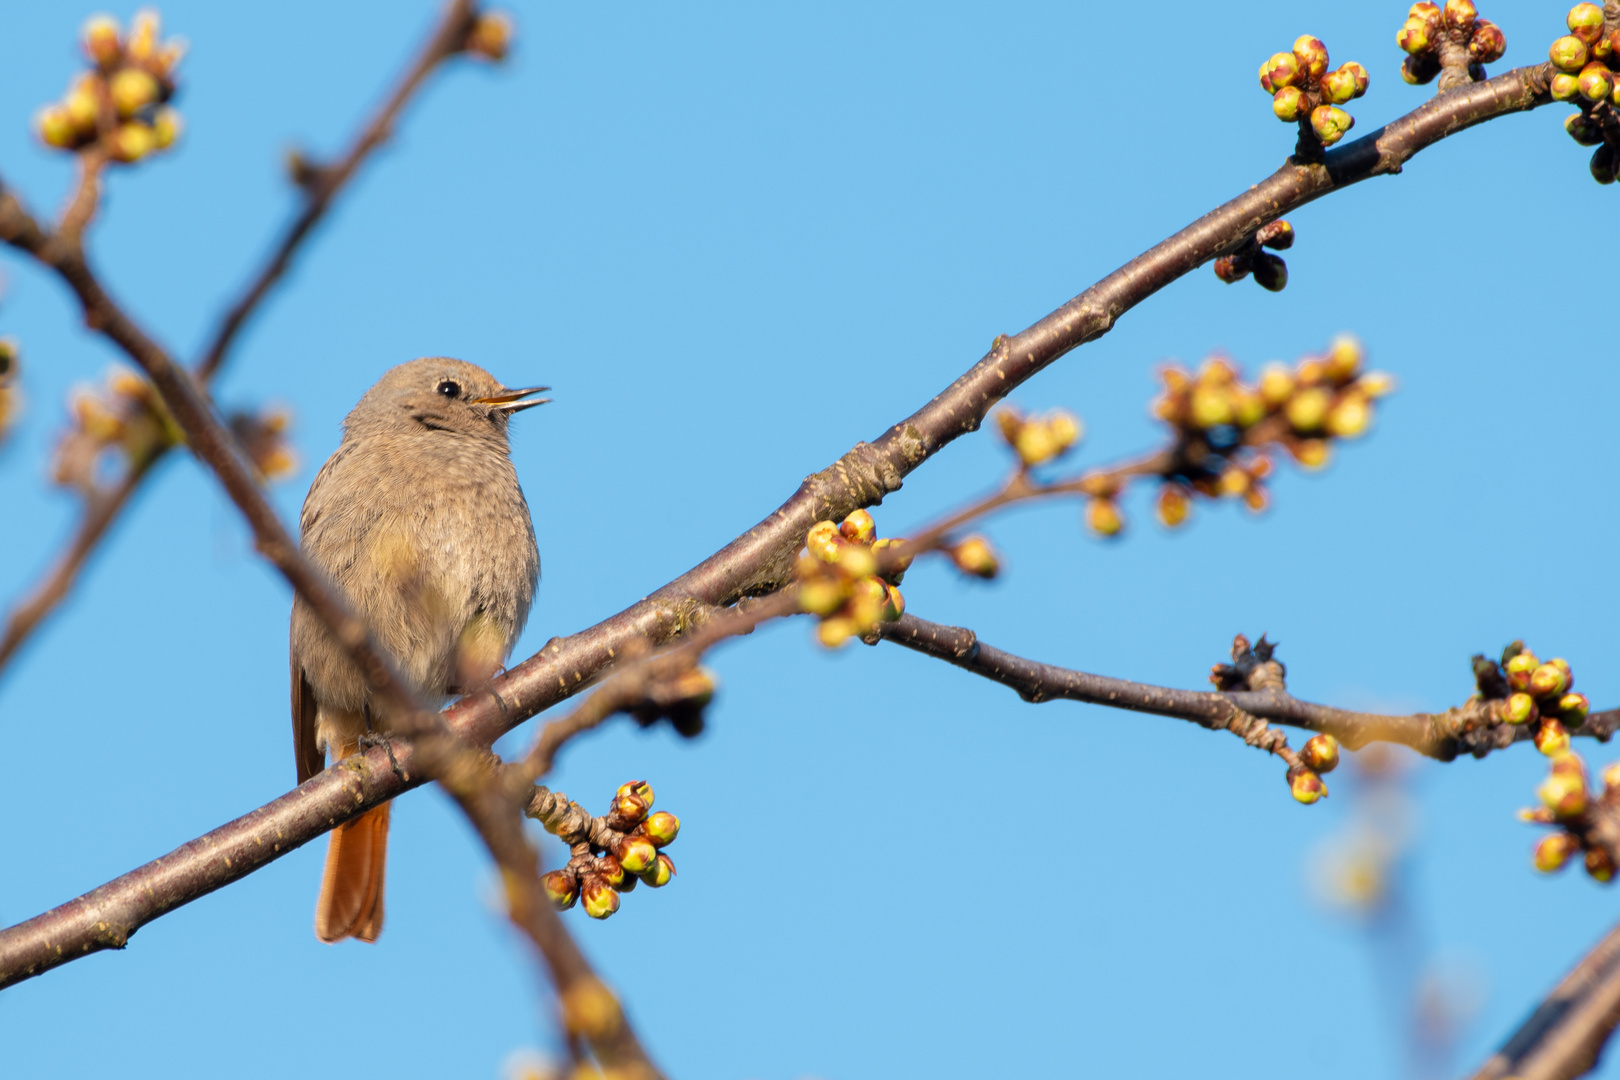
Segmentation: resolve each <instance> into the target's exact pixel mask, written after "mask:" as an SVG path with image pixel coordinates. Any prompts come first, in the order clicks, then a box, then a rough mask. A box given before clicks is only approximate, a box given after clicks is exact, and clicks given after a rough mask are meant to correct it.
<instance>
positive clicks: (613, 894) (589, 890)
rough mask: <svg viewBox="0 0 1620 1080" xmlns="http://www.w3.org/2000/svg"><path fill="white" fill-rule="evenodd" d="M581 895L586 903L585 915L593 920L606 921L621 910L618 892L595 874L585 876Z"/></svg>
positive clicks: (581, 886) (580, 890) (580, 889)
mask: <svg viewBox="0 0 1620 1080" xmlns="http://www.w3.org/2000/svg"><path fill="white" fill-rule="evenodd" d="M579 894H580V898H581V899H582V900H584V901H585V914H587V915H589V916H590V917H591V918H593V919H605V918H607V917H608V916H609V915H612V914H613V913H614V912H615V911H618V910H619V893H618V890H617V889H615V888H614V887H613V886H611V885H609V884H608V883H607V882H605V881H603V880H602V879H601V878H599V877H597V876H596V875H595V874H586V875H585V880H584V881H583V882H582V883H581V884H580V888H579Z"/></svg>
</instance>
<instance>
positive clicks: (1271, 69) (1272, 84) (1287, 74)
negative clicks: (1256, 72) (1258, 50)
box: [1260, 52, 1299, 94]
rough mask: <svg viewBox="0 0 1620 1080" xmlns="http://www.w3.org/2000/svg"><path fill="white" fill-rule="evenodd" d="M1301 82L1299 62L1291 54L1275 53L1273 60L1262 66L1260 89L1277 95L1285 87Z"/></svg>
mask: <svg viewBox="0 0 1620 1080" xmlns="http://www.w3.org/2000/svg"><path fill="white" fill-rule="evenodd" d="M1298 81H1299V60H1298V59H1297V58H1295V56H1294V54H1293V53H1291V52H1280V53H1273V54H1272V56H1271V59H1269V60H1267V61H1266V62H1265V63H1263V64H1261V65H1260V88H1261V89H1262V90H1264V91H1265V92H1266V93H1268V94H1275V93H1276V92H1277V91H1278V90H1281V89H1282V88H1283V87H1285V86H1293V85H1294V84H1295V83H1297V82H1298Z"/></svg>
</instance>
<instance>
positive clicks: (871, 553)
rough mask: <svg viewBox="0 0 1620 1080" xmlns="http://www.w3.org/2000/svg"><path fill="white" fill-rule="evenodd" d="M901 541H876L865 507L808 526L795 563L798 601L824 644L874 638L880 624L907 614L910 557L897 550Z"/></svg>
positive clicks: (830, 645) (830, 644)
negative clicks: (903, 589) (903, 587)
mask: <svg viewBox="0 0 1620 1080" xmlns="http://www.w3.org/2000/svg"><path fill="white" fill-rule="evenodd" d="M901 543H902V541H899V540H894V539H882V540H880V539H878V536H877V523H876V522H874V521H873V520H872V515H871V514H869V513H867V512H866V511H865V510H856V511H855V512H854V513H852V514H850V515H849V516H848V517H846V518H845V519H844V520H843V521H842V522H839V523H837V524H834V523H833V522H831V521H818V522H816V523H815V524H814V525H812V526H811V527H810V531H809V532H808V533H807V534H806V535H805V538H804V545H805V549H804V551H803V552H801V553H800V555H799V562H798V567H797V575H798V585H797V586H796V587H797V590H798V604H799V610H801V611H804V612H807V613H809V614H811V615H815V616H817V617H818V618H819V620H820V622H819V623H818V625H817V628H816V636H817V638H818V639H819V640H820V641H821V643H822V644H823V645H825V646H826V647H827V648H829V649H836V648H837V647H838V646H840V645H842V644H844V643H845V642H846V641H848V640H849V639H850V638H853V637H859V638H863V639H865V638H869V637H870V638H873V640H876V639H875V636H874V631H875V628H876V627H877V625H878V623H880V622H893V621H894V620H895V619H898V618H899V617H900V616H901V615H902V614H903V613H904V612H905V610H906V600H905V597H903V596H901V595H900V581H901V579H902V578H904V577H905V573H906V568H907V567H908V566H910V565H911V557H910V556H909V555H900V554H899V553H898V550H897V549H899V547H900V546H901ZM885 564H887V565H885Z"/></svg>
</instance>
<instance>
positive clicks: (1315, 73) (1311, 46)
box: [1294, 34, 1328, 79]
mask: <svg viewBox="0 0 1620 1080" xmlns="http://www.w3.org/2000/svg"><path fill="white" fill-rule="evenodd" d="M1294 58H1295V59H1296V60H1298V61H1299V66H1300V70H1301V71H1303V72H1305V73H1306V74H1307V75H1308V76H1310V77H1311V78H1313V79H1320V78H1321V77H1322V75H1323V74H1324V73H1325V72H1326V71H1327V69H1328V51H1327V46H1326V45H1324V44H1322V42H1321V41H1320V40H1319V39H1317V38H1314V37H1311V35H1309V34H1301V35H1300V36H1299V37H1298V38H1296V39H1295V40H1294Z"/></svg>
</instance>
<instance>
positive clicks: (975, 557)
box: [950, 535, 1001, 581]
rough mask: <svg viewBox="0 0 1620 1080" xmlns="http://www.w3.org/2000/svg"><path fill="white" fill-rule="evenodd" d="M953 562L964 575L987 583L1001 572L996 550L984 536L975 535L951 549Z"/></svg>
mask: <svg viewBox="0 0 1620 1080" xmlns="http://www.w3.org/2000/svg"><path fill="white" fill-rule="evenodd" d="M950 556H951V561H952V562H954V563H955V564H956V568H957V569H958V570H960V571H962V573H964V574H972V575H973V576H974V577H979V578H984V579H985V580H986V581H988V580H989V579H991V578H993V577H995V576H996V575H997V574H998V573H1000V572H1001V561H1000V560H999V559H998V558H996V550H995V548H993V547H991V546H990V541H989V540H986V539H985V538H984V537H982V536H978V535H974V536H970V537H968V538H967V539H965V540H963V541H962V542H961V543H959V544H957V545H956V546H955V547H952V548H951V549H950Z"/></svg>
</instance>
